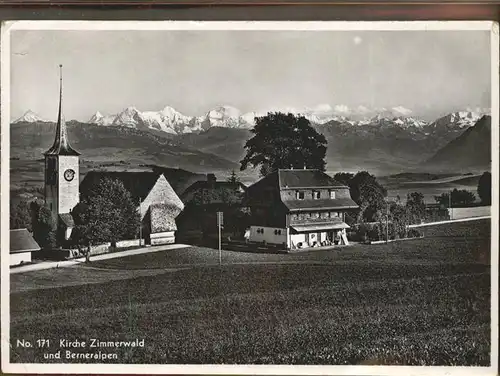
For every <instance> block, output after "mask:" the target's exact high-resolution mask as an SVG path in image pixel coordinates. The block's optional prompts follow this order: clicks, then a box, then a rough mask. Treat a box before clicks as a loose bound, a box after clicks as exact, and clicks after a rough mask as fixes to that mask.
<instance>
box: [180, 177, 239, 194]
mask: <svg viewBox="0 0 500 376" xmlns="http://www.w3.org/2000/svg"><path fill="white" fill-rule="evenodd" d="M221 188H226V189H232V190H235V191H236V190H238V189H240V188H241V189H242V190H243V191H246V189H247V186H246V185H245V184H243V183H239V182H238V183H231V182H228V181H215V182H209V181H206V180H198V181H196V182H194V183H193V184H191V185H190V186H189V187H188V188H186V190H185V191H184V192H183V193H182V197H185V196H186V195H188V194H189V193H191V192H194V191H197V190H200V189H221Z"/></svg>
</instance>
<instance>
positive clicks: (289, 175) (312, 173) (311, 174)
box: [274, 169, 346, 189]
mask: <svg viewBox="0 0 500 376" xmlns="http://www.w3.org/2000/svg"><path fill="white" fill-rule="evenodd" d="M274 173H275V174H278V181H279V186H280V189H287V188H346V186H345V185H343V184H341V183H339V182H338V181H336V180H335V179H334V178H332V177H331V176H329V175H328V174H326V173H324V172H322V171H319V170H281V169H280V170H278V171H276V172H274Z"/></svg>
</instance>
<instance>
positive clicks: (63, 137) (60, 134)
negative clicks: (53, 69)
mask: <svg viewBox="0 0 500 376" xmlns="http://www.w3.org/2000/svg"><path fill="white" fill-rule="evenodd" d="M59 67H60V68H62V65H60V66H59ZM45 155H75V156H76V155H80V153H79V152H77V151H76V150H75V149H73V148H72V147H71V145H70V144H69V138H68V130H67V129H66V121H65V120H64V114H63V111H62V73H61V78H60V88H59V113H58V115H57V127H56V137H55V139H54V144H53V145H52V147H51V148H50V149H49V150H47V151H46V152H45Z"/></svg>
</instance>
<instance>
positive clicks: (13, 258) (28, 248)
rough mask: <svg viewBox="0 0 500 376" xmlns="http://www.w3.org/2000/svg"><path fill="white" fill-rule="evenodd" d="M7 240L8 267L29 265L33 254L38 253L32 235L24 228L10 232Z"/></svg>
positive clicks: (36, 244)
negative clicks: (8, 240) (8, 252)
mask: <svg viewBox="0 0 500 376" xmlns="http://www.w3.org/2000/svg"><path fill="white" fill-rule="evenodd" d="M9 238H10V266H15V265H21V264H25V263H30V262H31V261H32V255H33V253H34V252H38V251H40V246H39V245H38V243H37V242H36V241H35V239H33V235H31V233H30V232H29V231H28V230H27V229H25V228H20V229H14V230H10V232H9Z"/></svg>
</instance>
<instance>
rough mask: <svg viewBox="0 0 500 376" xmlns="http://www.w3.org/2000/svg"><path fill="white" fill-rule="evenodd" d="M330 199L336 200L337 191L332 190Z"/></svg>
mask: <svg viewBox="0 0 500 376" xmlns="http://www.w3.org/2000/svg"><path fill="white" fill-rule="evenodd" d="M330 199H331V200H335V191H330Z"/></svg>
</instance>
